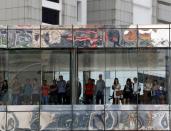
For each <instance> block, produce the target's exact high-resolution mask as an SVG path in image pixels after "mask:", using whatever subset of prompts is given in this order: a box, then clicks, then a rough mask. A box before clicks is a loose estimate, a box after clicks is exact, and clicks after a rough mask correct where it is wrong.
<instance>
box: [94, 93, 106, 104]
mask: <svg viewBox="0 0 171 131" xmlns="http://www.w3.org/2000/svg"><path fill="white" fill-rule="evenodd" d="M100 100H101V104H104V95H103V93H102V92H98V93H97V95H96V104H100Z"/></svg>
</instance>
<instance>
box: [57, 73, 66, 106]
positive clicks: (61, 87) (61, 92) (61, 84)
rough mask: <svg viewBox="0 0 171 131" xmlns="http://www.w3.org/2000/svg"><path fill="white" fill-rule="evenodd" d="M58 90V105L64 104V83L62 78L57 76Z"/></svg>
mask: <svg viewBox="0 0 171 131" xmlns="http://www.w3.org/2000/svg"><path fill="white" fill-rule="evenodd" d="M57 88H58V103H59V104H66V81H65V80H63V76H62V75H60V76H59V81H58V82H57Z"/></svg>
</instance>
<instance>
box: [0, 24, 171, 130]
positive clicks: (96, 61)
mask: <svg viewBox="0 0 171 131" xmlns="http://www.w3.org/2000/svg"><path fill="white" fill-rule="evenodd" d="M170 31H171V30H170V25H135V26H134V25H131V26H127V27H126V26H124V27H114V26H106V25H105V26H100V25H86V26H65V27H64V26H29V25H27V26H25V25H18V26H0V120H1V122H0V130H2V131H3V130H4V131H5V130H36V131H37V130H42V131H43V130H47V131H48V130H49V131H50V130H170V121H171V119H170V111H171V108H170V107H171V106H170V102H171V95H170V92H171V89H170V85H171V81H170V80H171V78H170V77H171V72H170V71H171V52H170V37H171V36H170V34H171V33H170Z"/></svg>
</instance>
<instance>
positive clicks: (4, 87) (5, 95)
mask: <svg viewBox="0 0 171 131" xmlns="http://www.w3.org/2000/svg"><path fill="white" fill-rule="evenodd" d="M1 95H2V101H3V104H6V103H7V101H8V81H7V80H4V81H3V84H2V88H1Z"/></svg>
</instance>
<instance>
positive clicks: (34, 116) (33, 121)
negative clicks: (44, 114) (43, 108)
mask: <svg viewBox="0 0 171 131" xmlns="http://www.w3.org/2000/svg"><path fill="white" fill-rule="evenodd" d="M7 130H10V131H11V130H39V113H38V112H8V113H7Z"/></svg>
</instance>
